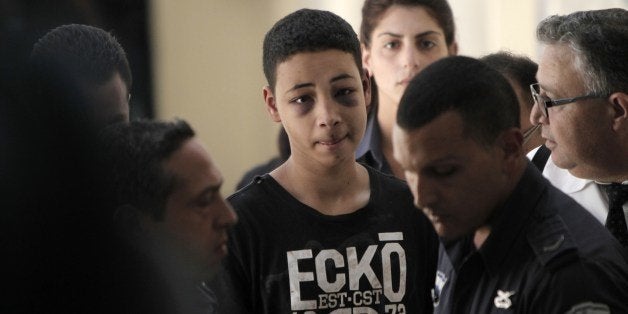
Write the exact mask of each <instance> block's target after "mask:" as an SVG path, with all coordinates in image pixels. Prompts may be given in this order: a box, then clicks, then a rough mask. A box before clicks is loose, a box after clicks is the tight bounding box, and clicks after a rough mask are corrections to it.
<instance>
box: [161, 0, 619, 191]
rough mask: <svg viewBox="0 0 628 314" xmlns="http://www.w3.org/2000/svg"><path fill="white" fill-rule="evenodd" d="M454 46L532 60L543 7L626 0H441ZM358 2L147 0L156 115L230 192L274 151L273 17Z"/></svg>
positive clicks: (351, 15) (557, 10)
mask: <svg viewBox="0 0 628 314" xmlns="http://www.w3.org/2000/svg"><path fill="white" fill-rule="evenodd" d="M449 1H450V4H451V6H452V9H453V11H454V17H455V20H456V24H457V38H458V41H459V44H460V53H461V54H464V55H469V56H474V57H479V56H482V55H484V54H487V53H491V52H494V51H497V50H500V49H507V50H510V51H513V52H516V53H522V54H526V55H529V56H531V57H532V58H533V59H536V55H537V51H538V47H537V44H536V42H535V39H534V29H535V27H536V24H537V23H538V22H539V21H540V20H541V19H542V18H543V17H545V16H548V15H550V14H564V13H569V12H572V11H575V10H584V9H595V8H604V7H624V8H626V7H627V6H628V0H596V1H580V0H552V1H545V0H525V1H510V0H449ZM362 3H363V0H262V1H259V0H176V1H174V0H152V9H151V21H152V34H153V35H152V42H153V46H152V53H153V69H154V82H155V89H154V90H155V102H156V104H157V108H156V112H157V116H158V118H165V119H169V118H172V117H180V118H183V119H186V120H188V121H189V122H190V123H191V124H192V126H193V127H194V128H195V129H196V130H197V133H198V135H199V136H200V138H201V139H202V140H203V141H204V142H205V143H206V145H207V147H208V149H209V151H210V154H211V155H212V156H213V158H214V160H215V161H216V163H217V164H218V166H219V167H220V169H221V171H222V173H223V175H224V177H225V188H224V193H225V194H230V193H231V192H233V190H234V187H235V184H236V182H237V181H238V180H239V179H240V177H241V175H242V174H243V173H244V172H245V171H246V170H248V169H249V168H251V167H252V166H253V165H256V164H258V163H261V162H263V161H266V160H267V159H268V158H270V157H271V156H273V155H275V154H276V142H275V138H276V133H277V125H275V124H274V123H273V122H271V121H270V119H269V118H268V116H267V114H266V112H265V109H264V103H263V101H262V96H261V95H262V94H261V89H262V87H263V85H264V84H265V79H264V76H263V73H262V65H261V55H262V40H263V36H264V34H265V33H266V31H267V30H268V29H269V28H270V27H271V26H272V24H273V23H274V22H275V21H276V20H278V19H279V18H281V17H282V16H284V15H286V14H288V13H290V12H292V11H294V10H296V9H299V8H304V7H307V8H317V9H327V10H330V11H333V12H335V13H337V14H338V15H340V16H342V17H343V18H345V19H347V21H349V23H350V24H351V25H352V26H353V27H354V28H355V29H356V31H357V30H358V28H359V24H360V9H361V6H362Z"/></svg>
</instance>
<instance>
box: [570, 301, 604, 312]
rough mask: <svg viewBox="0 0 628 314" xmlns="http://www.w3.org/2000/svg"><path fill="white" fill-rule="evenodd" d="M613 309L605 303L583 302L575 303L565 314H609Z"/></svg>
mask: <svg viewBox="0 0 628 314" xmlns="http://www.w3.org/2000/svg"><path fill="white" fill-rule="evenodd" d="M610 312H611V309H610V308H609V307H608V305H606V304H604V303H593V302H583V303H579V304H576V305H574V306H573V307H572V308H571V309H570V310H569V311H567V312H565V314H609V313H610Z"/></svg>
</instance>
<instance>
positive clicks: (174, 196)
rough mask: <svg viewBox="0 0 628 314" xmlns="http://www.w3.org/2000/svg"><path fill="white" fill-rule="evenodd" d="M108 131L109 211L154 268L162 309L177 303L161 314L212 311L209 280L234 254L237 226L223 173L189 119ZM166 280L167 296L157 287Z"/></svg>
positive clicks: (151, 280) (104, 136)
mask: <svg viewBox="0 0 628 314" xmlns="http://www.w3.org/2000/svg"><path fill="white" fill-rule="evenodd" d="M102 133H103V134H102V146H103V149H102V154H101V158H102V161H103V170H104V174H103V176H104V177H105V181H106V184H105V187H107V189H108V190H109V192H110V193H109V194H108V195H110V196H111V200H109V202H110V204H109V205H110V206H109V208H111V209H112V210H113V211H114V212H115V213H114V217H115V219H116V222H117V223H118V225H119V226H120V227H121V230H122V235H123V238H125V239H127V240H128V241H129V243H130V244H131V245H132V246H133V247H136V248H137V251H138V255H139V256H144V257H145V258H143V259H142V258H140V261H146V265H147V266H146V267H147V268H148V269H151V268H152V269H153V270H154V274H155V277H156V278H145V280H146V283H145V285H146V286H147V291H154V292H155V294H156V299H155V302H159V304H163V303H164V302H163V301H162V298H172V299H166V300H169V302H165V303H166V304H167V305H168V306H170V307H171V308H169V310H165V309H160V312H170V311H172V313H196V312H199V313H212V311H211V310H212V309H213V304H212V303H213V302H215V300H213V294H212V293H211V291H209V290H208V289H207V287H206V286H205V284H204V283H203V282H204V281H205V280H207V279H209V278H210V277H211V275H212V273H213V272H214V271H216V269H217V268H218V264H219V262H220V260H221V259H222V258H223V257H224V256H225V255H226V254H227V244H226V242H227V234H226V230H227V228H229V227H230V226H232V225H233V224H234V223H235V222H236V215H235V213H234V212H233V210H232V208H231V206H230V205H229V204H228V203H227V202H225V200H224V198H223V197H222V196H221V194H220V187H221V185H222V177H221V175H220V172H219V171H218V169H217V168H216V166H215V165H214V163H213V161H212V160H211V158H210V157H209V155H208V153H207V151H206V150H205V148H204V147H203V145H202V144H201V143H200V142H199V140H198V139H197V138H195V137H194V131H193V130H192V129H191V128H190V126H189V125H188V124H187V123H185V122H184V121H175V122H149V121H135V122H131V123H130V124H116V125H112V126H109V127H108V128H105V129H104V130H103V132H102ZM146 273H148V275H146V277H150V274H151V271H150V270H148V271H146ZM131 276H136V277H138V278H142V275H137V274H131ZM162 282H165V284H166V288H165V291H166V293H161V292H162V291H159V288H155V287H154V286H153V285H156V286H159V284H161V283H162ZM139 286H142V283H139ZM147 291H138V292H137V293H139V296H138V297H140V298H141V297H147V296H146V295H144V294H143V293H146V292H147ZM148 293H149V295H150V293H151V292H148ZM160 293H161V295H160ZM199 293H201V294H200V295H199ZM164 294H165V295H164ZM157 298H158V299H157Z"/></svg>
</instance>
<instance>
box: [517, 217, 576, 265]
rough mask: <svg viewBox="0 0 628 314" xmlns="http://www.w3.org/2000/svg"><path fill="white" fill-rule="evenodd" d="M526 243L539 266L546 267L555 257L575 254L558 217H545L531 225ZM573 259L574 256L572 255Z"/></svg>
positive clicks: (573, 244)
mask: <svg viewBox="0 0 628 314" xmlns="http://www.w3.org/2000/svg"><path fill="white" fill-rule="evenodd" d="M527 238H528V242H529V243H530V246H531V247H532V250H533V251H534V253H535V254H536V256H537V258H538V259H539V260H540V262H541V264H543V265H547V264H548V263H549V262H550V261H551V260H553V259H555V258H557V257H563V258H564V257H565V256H566V255H569V253H575V252H577V246H576V245H575V243H574V242H573V240H572V239H571V237H570V235H569V232H568V230H567V227H566V226H565V223H564V222H563V220H562V219H561V218H560V216H558V215H552V216H549V217H545V219H543V220H542V221H538V222H537V223H535V224H533V225H532V226H531V228H530V229H529V230H528V233H527ZM572 255H573V257H575V256H576V254H572Z"/></svg>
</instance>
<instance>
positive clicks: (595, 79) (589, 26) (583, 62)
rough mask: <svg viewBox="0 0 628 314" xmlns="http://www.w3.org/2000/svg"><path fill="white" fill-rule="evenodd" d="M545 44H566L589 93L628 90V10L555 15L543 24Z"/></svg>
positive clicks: (540, 31) (540, 36)
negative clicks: (572, 53) (571, 52)
mask: <svg viewBox="0 0 628 314" xmlns="http://www.w3.org/2000/svg"><path fill="white" fill-rule="evenodd" d="M536 35H537V38H538V40H539V41H541V42H542V43H545V44H566V45H567V46H568V47H570V48H571V49H572V50H573V52H574V56H575V57H574V66H575V68H576V70H577V71H578V72H579V73H580V75H581V79H582V81H583V82H584V86H585V88H586V89H587V92H588V93H595V94H599V95H610V94H611V93H613V92H617V91H622V92H628V11H626V10H624V9H605V10H594V11H581V12H574V13H571V14H569V15H553V16H550V17H548V18H546V19H544V20H543V21H541V23H540V24H539V26H538V28H537V31H536Z"/></svg>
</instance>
